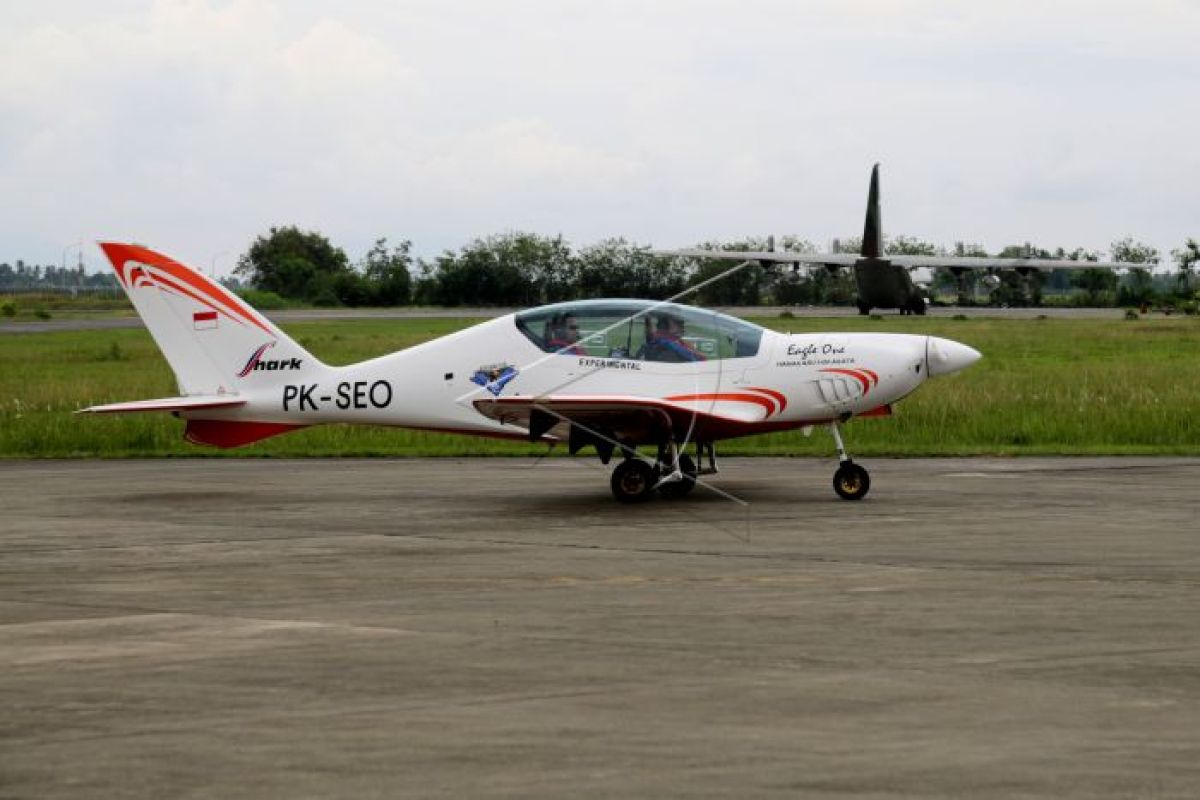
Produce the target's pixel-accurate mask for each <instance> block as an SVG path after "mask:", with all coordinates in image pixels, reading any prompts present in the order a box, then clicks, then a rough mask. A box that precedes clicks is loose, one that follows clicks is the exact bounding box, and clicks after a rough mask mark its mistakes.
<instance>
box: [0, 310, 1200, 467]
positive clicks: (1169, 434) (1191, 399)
mask: <svg viewBox="0 0 1200 800" xmlns="http://www.w3.org/2000/svg"><path fill="white" fill-rule="evenodd" d="M755 321H757V322H759V323H761V324H765V325H767V326H769V327H772V328H777V329H784V330H790V331H792V332H801V331H817V330H834V329H836V330H847V331H849V330H867V331H893V332H904V333H930V334H934V335H938V336H946V337H949V338H952V339H957V340H958V341H961V342H964V343H966V344H969V345H971V346H973V347H975V348H977V349H978V350H980V351H981V352H982V353H983V354H984V358H983V360H982V361H980V362H979V363H978V364H976V365H975V366H973V367H971V368H970V369H969V370H967V371H965V372H964V373H961V374H958V375H953V376H950V377H948V378H942V379H937V380H934V381H932V382H930V383H928V384H926V385H925V386H923V387H922V388H921V389H919V390H918V391H917V392H916V393H915V394H914V395H913V396H912V397H909V398H908V399H906V400H904V401H903V402H902V403H900V404H899V405H898V406H897V413H896V415H895V416H893V417H891V418H882V419H867V420H861V421H856V422H852V423H851V424H849V425H847V426H846V436H847V444H848V446H849V448H850V450H851V453H852V454H854V455H856V456H857V455H861V456H867V455H890V456H927V455H1021V454H1030V455H1032V454H1039V455H1044V454H1069V455H1084V454H1174V455H1200V423H1198V422H1197V420H1200V354H1198V345H1200V320H1197V319H1193V318H1175V319H1170V318H1168V319H1153V320H1140V321H1121V320H1083V319H1043V320H1001V319H970V320H950V319H928V318H925V319H922V318H901V317H886V318H884V319H882V320H875V319H866V318H858V319H837V320H832V319H811V318H803V319H790V320H781V319H759V320H755ZM471 322H473V320H465V319H459V320H456V319H405V320H364V321H333V322H307V323H296V324H292V325H287V326H286V328H287V330H288V332H289V333H290V334H291V335H293V336H295V337H296V338H297V339H298V340H299V341H300V342H302V343H303V344H304V345H305V346H306V347H308V348H309V349H311V350H312V351H313V353H314V354H315V355H317V356H318V357H319V358H321V359H322V360H324V361H326V362H328V363H331V364H345V363H350V362H353V361H357V360H360V359H363V358H368V357H371V356H376V355H381V354H384V353H388V352H391V351H393V350H397V349H400V348H403V347H409V346H411V345H413V344H416V343H418V342H422V341H425V340H427V339H431V338H434V337H437V336H440V335H442V334H445V333H449V332H451V331H453V330H457V329H459V328H461V327H463V326H465V325H467V324H469V323H471ZM175 393H176V387H175V385H174V380H173V378H172V376H171V373H170V370H169V369H168V367H167V365H166V362H165V361H164V360H163V358H162V357H161V355H160V354H159V353H158V350H157V348H155V346H154V344H153V342H152V341H151V339H150V336H149V335H148V334H147V333H146V332H145V331H143V330H117V331H85V332H72V333H46V334H15V335H4V336H0V456H2V457H76V456H88V457H91V456H198V455H227V454H232V455H243V456H374V455H388V456H418V455H420V456H425V455H456V456H461V455H514V454H529V453H538V454H540V453H543V452H544V451H545V448H544V447H542V446H532V445H521V444H511V443H506V442H501V441H495V440H489V439H476V438H472V437H461V436H449V435H443V434H430V433H422V432H417V431H406V430H400V429H394V428H372V427H353V426H344V425H335V426H323V427H318V428H312V429H308V430H304V431H299V432H297V433H293V434H288V435H286V436H281V437H277V438H274V439H268V440H266V441H264V442H262V443H259V444H256V445H253V446H250V447H246V448H242V449H239V450H234V451H218V450H214V449H210V448H202V447H196V446H194V445H190V444H188V443H186V442H184V441H183V438H182V431H183V423H182V422H180V421H179V420H176V419H174V418H172V417H170V416H167V415H152V414H138V415H129V416H90V415H89V416H75V415H73V414H72V413H71V412H73V411H74V410H76V409H77V408H82V407H84V406H88V405H92V404H96V403H104V402H115V401H119V400H135V399H141V398H150V397H165V396H171V395H174V394H175ZM721 452H722V453H725V454H739V455H752V454H759V455H830V454H831V453H832V445H831V442H830V439H829V436H828V435H827V434H825V433H823V432H820V431H818V432H815V433H814V434H813V436H811V437H805V436H804V435H803V434H801V433H800V432H799V431H794V432H788V433H782V434H773V435H770V436H763V437H754V438H749V439H743V440H738V441H733V442H727V443H723V444H722V446H721Z"/></svg>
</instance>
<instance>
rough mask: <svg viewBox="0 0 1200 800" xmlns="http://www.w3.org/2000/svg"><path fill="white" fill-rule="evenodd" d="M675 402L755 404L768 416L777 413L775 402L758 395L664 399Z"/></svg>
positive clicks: (727, 394) (722, 393)
mask: <svg viewBox="0 0 1200 800" xmlns="http://www.w3.org/2000/svg"><path fill="white" fill-rule="evenodd" d="M664 399H666V400H671V401H674V402H690V401H696V400H716V401H721V400H725V401H730V402H736V403H754V404H755V405H759V406H762V408H763V410H764V411H766V412H767V416H770V415H772V414H774V413H775V402H774V400H773V399H772V398H769V397H763V396H761V395H757V394H738V393H733V392H715V393H711V394H677V395H674V396H672V397H667V398H664Z"/></svg>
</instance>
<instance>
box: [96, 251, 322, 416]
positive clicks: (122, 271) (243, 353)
mask: <svg viewBox="0 0 1200 800" xmlns="http://www.w3.org/2000/svg"><path fill="white" fill-rule="evenodd" d="M100 248H101V249H102V250H103V251H104V254H105V256H107V257H108V260H109V261H110V262H112V266H113V270H114V271H115V272H116V273H117V278H118V280H120V282H121V287H122V288H123V289H124V290H125V293H126V294H127V295H128V296H129V300H130V302H132V303H133V307H134V308H135V309H137V312H138V315H139V316H141V318H142V321H143V322H144V323H145V324H146V327H147V328H148V329H149V331H150V335H151V336H153V337H154V341H155V343H156V344H157V345H158V348H159V350H161V351H162V354H163V356H165V357H166V359H167V362H168V363H169V364H170V365H171V369H172V371H173V372H174V373H175V378H176V380H177V381H178V383H179V391H180V394H181V395H183V396H184V397H189V396H195V395H204V396H224V395H228V394H237V393H239V392H241V391H244V390H249V389H257V388H269V387H271V386H275V385H278V384H280V383H283V382H285V381H289V380H295V379H296V378H298V377H299V376H300V375H302V374H304V373H307V372H311V371H313V370H323V369H325V366H324V365H323V364H321V362H319V361H317V359H315V358H314V357H313V356H312V354H311V353H309V352H308V351H306V350H305V349H304V348H303V347H301V346H300V345H299V344H297V343H296V342H295V341H294V340H292V338H291V337H289V336H288V335H287V334H285V333H284V332H283V331H281V330H279V329H278V328H277V327H275V325H274V324H273V323H272V322H271V321H270V320H268V319H267V318H266V317H264V316H263V315H261V314H259V313H258V312H257V311H255V310H254V309H253V308H251V307H250V306H249V305H247V304H246V303H245V302H244V301H242V300H241V298H239V297H238V296H237V295H235V294H234V293H233V292H231V291H229V290H228V289H226V288H225V287H223V286H221V285H220V284H218V283H217V282H216V281H213V280H210V279H209V278H208V277H207V276H205V275H204V274H202V273H200V272H199V271H197V270H194V269H192V268H191V267H188V266H185V265H183V264H181V263H179V262H178V261H175V260H173V259H171V258H168V257H167V256H164V255H162V254H161V253H156V252H154V251H153V250H150V249H148V248H146V247H142V246H141V245H135V244H119V243H116V242H101V243H100Z"/></svg>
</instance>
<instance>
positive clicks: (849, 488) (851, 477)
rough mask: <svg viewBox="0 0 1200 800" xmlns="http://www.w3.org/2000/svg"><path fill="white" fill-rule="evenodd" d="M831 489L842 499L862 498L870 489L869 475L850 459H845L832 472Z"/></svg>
mask: <svg viewBox="0 0 1200 800" xmlns="http://www.w3.org/2000/svg"><path fill="white" fill-rule="evenodd" d="M833 490H834V491H835V492H837V493H838V497H840V498H842V499H843V500H862V499H863V498H864V497H866V496H867V492H869V491H870V490H871V476H870V475H868V474H867V471H866V470H865V469H863V468H862V467H860V466H859V465H858V464H855V463H854V462H852V461H847V462H846V463H844V464H842V465H841V466H840V467H838V470H837V472H835V473H833Z"/></svg>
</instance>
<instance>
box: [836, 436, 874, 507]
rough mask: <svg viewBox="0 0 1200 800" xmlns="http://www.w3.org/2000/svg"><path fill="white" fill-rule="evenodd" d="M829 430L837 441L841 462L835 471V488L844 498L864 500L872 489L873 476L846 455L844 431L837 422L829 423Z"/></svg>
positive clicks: (839, 495)
mask: <svg viewBox="0 0 1200 800" xmlns="http://www.w3.org/2000/svg"><path fill="white" fill-rule="evenodd" d="M829 432H830V433H831V434H833V441H834V442H836V443H837V450H838V461H839V462H840V464H839V466H838V468H837V472H835V473H833V490H834V491H835V492H837V495H838V497H840V498H842V499H843V500H862V499H863V498H864V497H866V496H867V492H869V491H871V476H870V475H869V474H868V473H867V471H866V470H865V469H863V468H862V467H860V466H859V465H858V464H855V463H854V462H853V461H851V460H850V456H848V455H846V446H845V445H844V444H842V433H841V431H840V430H839V429H838V424H837V423H836V422H831V423H830V424H829Z"/></svg>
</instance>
